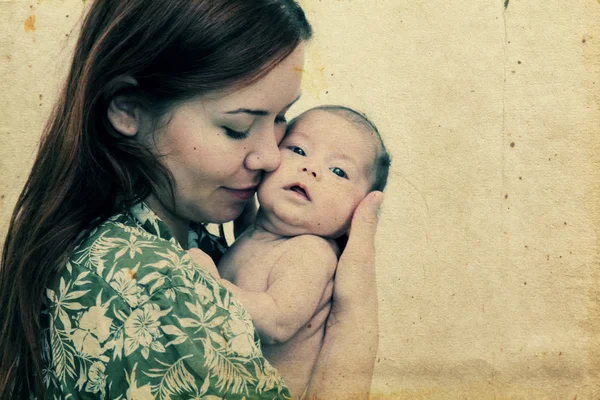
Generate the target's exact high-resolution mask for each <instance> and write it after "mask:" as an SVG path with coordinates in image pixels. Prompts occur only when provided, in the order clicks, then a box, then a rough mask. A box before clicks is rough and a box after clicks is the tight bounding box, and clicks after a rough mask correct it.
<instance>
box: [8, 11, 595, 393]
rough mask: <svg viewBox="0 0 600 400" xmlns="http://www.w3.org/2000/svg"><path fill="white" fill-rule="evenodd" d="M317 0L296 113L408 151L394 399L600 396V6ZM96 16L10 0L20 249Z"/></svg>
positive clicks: (400, 216) (391, 350)
mask: <svg viewBox="0 0 600 400" xmlns="http://www.w3.org/2000/svg"><path fill="white" fill-rule="evenodd" d="M302 3H303V6H304V7H305V9H306V11H307V14H308V15H309V17H310V19H311V21H312V23H313V25H314V28H315V32H316V36H315V39H314V40H313V42H312V44H311V45H310V47H309V51H308V64H307V68H306V75H305V80H304V84H303V86H304V96H303V98H302V100H301V101H300V102H299V104H298V105H297V107H295V108H294V110H293V112H296V113H297V112H299V111H301V110H303V109H305V108H308V107H310V106H313V105H316V104H321V103H343V104H347V105H350V106H352V107H355V108H358V109H360V110H363V111H364V112H366V113H367V114H368V115H369V116H370V117H371V118H372V119H373V121H374V122H376V123H377V125H378V126H379V128H380V130H381V131H382V133H383V136H384V139H385V140H386V143H387V146H388V148H389V150H390V152H391V153H392V155H393V167H392V171H391V175H390V180H389V185H388V189H387V190H386V202H385V206H384V210H383V212H382V215H381V223H380V231H379V235H378V238H377V245H378V282H379V294H380V322H381V339H380V349H379V354H378V360H377V367H376V370H375V377H374V381H373V390H374V394H375V397H376V398H385V399H387V398H394V399H396V398H398V399H569V400H570V399H579V400H582V399H598V398H600V368H599V367H600V348H599V336H598V333H597V332H600V318H599V317H600V312H599V299H600V290H599V289H598V283H599V280H600V279H599V276H600V272H599V269H598V267H599V265H598V264H599V255H598V248H599V247H598V243H599V241H598V234H599V229H600V218H599V217H600V210H599V208H600V199H599V192H600V171H599V165H600V154H599V144H600V140H599V136H598V135H599V133H600V129H599V126H600V125H599V123H600V110H599V104H600V102H599V100H600V96H599V95H600V91H599V88H600V74H599V72H600V67H599V61H600V58H599V55H600V44H599V43H600V36H599V35H600V32H599V29H598V27H599V22H600V1H598V0H581V1H576V2H565V1H561V0H547V1H544V2H539V1H531V0H510V3H509V4H508V6H507V8H506V9H505V8H504V5H503V4H502V1H499V0H496V1H495V2H491V1H486V2H481V1H463V2H456V1H437V2H434V1H417V2H410V1H402V2H401V1H397V0H323V1H321V0H319V1H317V0H304V1H302ZM84 6H85V4H84V2H82V1H81V0H37V1H35V0H33V1H24V0H0V76H1V79H2V81H1V82H2V83H1V87H2V91H1V93H0V150H1V153H0V154H1V156H0V236H1V237H4V235H5V233H6V229H7V222H8V219H9V216H10V212H11V209H12V207H13V205H14V203H15V201H16V198H17V195H18V193H19V191H20V189H21V187H22V185H23V184H24V180H25V179H26V176H27V173H28V170H29V168H30V166H31V163H32V161H33V156H34V154H35V150H36V146H37V143H38V139H39V133H40V131H41V128H42V126H43V125H44V122H45V119H46V117H47V116H48V113H49V111H50V108H51V104H52V101H53V100H54V98H55V96H56V93H57V90H58V88H59V87H60V83H61V79H62V77H63V75H64V65H65V60H66V59H67V58H68V56H69V52H70V49H71V48H72V46H73V44H74V40H75V39H74V36H73V35H74V33H73V32H72V30H73V27H74V26H76V25H77V22H78V21H79V18H80V16H81V12H82V9H83V7H84ZM33 18H35V21H33Z"/></svg>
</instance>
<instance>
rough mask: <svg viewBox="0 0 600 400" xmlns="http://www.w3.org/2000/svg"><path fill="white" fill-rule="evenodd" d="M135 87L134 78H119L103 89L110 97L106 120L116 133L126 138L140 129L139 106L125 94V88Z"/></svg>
mask: <svg viewBox="0 0 600 400" xmlns="http://www.w3.org/2000/svg"><path fill="white" fill-rule="evenodd" d="M136 86H138V83H137V81H136V80H135V78H133V77H131V76H121V77H118V78H116V79H115V80H113V81H112V82H110V83H109V84H108V85H107V86H106V87H105V90H106V93H107V94H108V95H109V96H110V95H112V97H111V99H110V103H109V104H108V110H107V116H108V120H109V121H110V123H111V125H112V126H113V127H114V128H115V129H116V130H117V132H119V133H120V134H122V135H124V136H127V137H133V136H135V135H136V134H137V133H138V131H139V129H140V108H139V104H138V103H137V101H136V100H135V98H134V96H132V95H131V94H130V93H127V92H128V90H127V88H132V87H136ZM124 89H125V90H124ZM119 92H120V93H121V94H119Z"/></svg>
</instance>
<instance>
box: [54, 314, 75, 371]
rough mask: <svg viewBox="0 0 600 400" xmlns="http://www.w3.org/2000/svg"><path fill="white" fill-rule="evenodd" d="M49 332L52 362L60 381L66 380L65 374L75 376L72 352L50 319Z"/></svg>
mask: <svg viewBox="0 0 600 400" xmlns="http://www.w3.org/2000/svg"><path fill="white" fill-rule="evenodd" d="M50 332H51V335H52V362H53V367H54V370H55V371H56V376H57V377H58V379H59V380H61V381H62V382H66V375H68V376H70V377H74V376H75V369H74V367H73V364H74V363H75V360H74V357H73V353H72V352H71V351H70V349H69V346H68V344H66V343H65V341H64V340H63V337H62V336H61V334H60V332H59V330H58V329H57V328H56V325H55V324H54V323H53V321H50Z"/></svg>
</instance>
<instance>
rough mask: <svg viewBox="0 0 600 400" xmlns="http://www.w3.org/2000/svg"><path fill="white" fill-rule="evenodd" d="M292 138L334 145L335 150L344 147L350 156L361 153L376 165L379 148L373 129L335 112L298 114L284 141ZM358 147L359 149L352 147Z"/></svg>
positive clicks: (319, 111)
mask: <svg viewBox="0 0 600 400" xmlns="http://www.w3.org/2000/svg"><path fill="white" fill-rule="evenodd" d="M294 135H304V136H308V137H309V138H311V139H313V140H320V139H322V140H326V141H330V140H331V141H335V142H336V145H337V146H339V147H342V148H344V147H345V148H347V150H349V151H351V152H352V153H360V154H361V155H364V157H367V158H368V160H365V161H367V162H372V163H374V162H375V157H376V155H377V153H378V150H379V147H380V144H379V142H380V141H379V137H378V135H377V134H376V133H375V132H373V131H372V129H370V128H369V127H368V126H367V125H366V124H365V123H363V122H361V121H359V120H358V119H357V118H356V117H354V116H352V115H350V114H349V113H347V112H345V111H338V110H322V109H315V110H309V111H306V112H305V113H303V114H300V115H299V116H298V117H296V119H295V120H294V121H293V123H292V124H291V125H290V127H289V128H288V132H287V133H286V137H291V136H294ZM357 143H358V144H360V148H356V147H357V146H351V145H352V144H357ZM361 150H362V151H361ZM365 150H366V151H365ZM357 155H358V154H357Z"/></svg>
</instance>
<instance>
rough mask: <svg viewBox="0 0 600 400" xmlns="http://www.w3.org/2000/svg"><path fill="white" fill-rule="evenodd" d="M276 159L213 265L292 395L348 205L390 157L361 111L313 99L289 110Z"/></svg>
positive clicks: (377, 181) (304, 379)
mask: <svg viewBox="0 0 600 400" xmlns="http://www.w3.org/2000/svg"><path fill="white" fill-rule="evenodd" d="M280 150H281V165H280V166H279V168H278V169H277V170H275V171H273V172H270V173H267V174H266V175H265V177H264V179H263V181H262V183H261V185H260V186H259V188H258V200H259V203H260V209H259V210H258V214H257V216H256V220H255V224H254V226H253V227H252V228H250V229H248V230H247V231H245V232H244V233H243V234H242V235H241V236H240V237H239V238H238V239H237V240H236V241H235V243H234V244H233V246H232V247H231V248H230V249H229V250H228V251H227V252H226V253H225V255H224V256H223V258H222V259H221V261H220V262H219V265H218V270H219V273H220V275H221V278H222V282H223V284H224V285H225V286H226V287H227V288H228V289H230V290H231V292H233V293H234V294H235V295H236V296H237V297H238V299H239V300H240V301H241V302H242V304H243V305H244V307H245V308H246V309H247V310H248V312H249V313H250V315H251V316H252V318H253V320H254V323H255V325H256V329H257V331H258V333H259V335H260V338H261V341H262V349H263V353H264V355H265V357H266V358H267V360H269V361H270V362H271V364H272V365H273V366H274V367H275V368H276V369H277V370H278V371H279V372H280V374H281V375H282V376H283V378H284V380H285V382H286V384H287V386H288V388H289V389H290V392H291V394H292V397H294V398H299V397H301V395H302V394H303V393H304V391H305V389H306V387H307V385H308V381H309V378H310V376H311V372H312V369H313V367H314V364H315V362H316V360H317V357H318V354H319V351H320V349H321V344H322V340H323V335H324V330H325V322H326V319H327V316H328V314H329V309H330V307H331V295H332V289H333V275H334V273H335V269H336V265H337V261H338V256H339V255H340V249H339V248H338V246H337V244H336V241H335V240H334V239H336V238H339V237H340V236H342V235H344V234H346V233H347V231H348V228H349V226H350V221H351V218H352V214H353V212H354V209H355V208H356V207H357V206H358V204H359V203H360V201H361V200H362V199H363V198H364V197H365V196H366V195H367V194H368V193H369V192H370V191H372V190H383V188H384V187H385V184H386V181H387V175H388V169H389V164H390V157H389V155H388V153H387V151H386V149H385V147H384V145H383V142H382V141H381V137H380V136H379V132H378V131H377V128H376V127H375V126H374V125H373V124H372V123H371V122H370V121H369V120H368V119H367V118H366V117H365V116H363V115H362V114H360V113H358V112H356V111H354V110H351V109H349V108H345V107H341V106H322V107H318V108H314V109H311V110H309V111H307V112H305V113H303V114H301V115H300V116H298V117H297V118H295V119H294V120H293V121H292V122H291V123H290V126H289V127H288V130H287V133H286V136H285V137H284V139H283V141H282V142H281V144H280Z"/></svg>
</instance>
